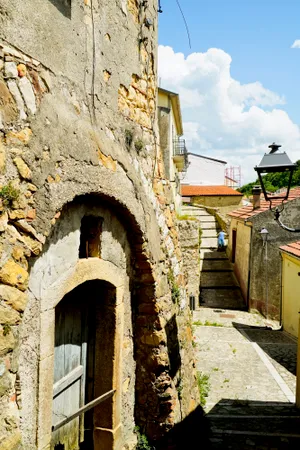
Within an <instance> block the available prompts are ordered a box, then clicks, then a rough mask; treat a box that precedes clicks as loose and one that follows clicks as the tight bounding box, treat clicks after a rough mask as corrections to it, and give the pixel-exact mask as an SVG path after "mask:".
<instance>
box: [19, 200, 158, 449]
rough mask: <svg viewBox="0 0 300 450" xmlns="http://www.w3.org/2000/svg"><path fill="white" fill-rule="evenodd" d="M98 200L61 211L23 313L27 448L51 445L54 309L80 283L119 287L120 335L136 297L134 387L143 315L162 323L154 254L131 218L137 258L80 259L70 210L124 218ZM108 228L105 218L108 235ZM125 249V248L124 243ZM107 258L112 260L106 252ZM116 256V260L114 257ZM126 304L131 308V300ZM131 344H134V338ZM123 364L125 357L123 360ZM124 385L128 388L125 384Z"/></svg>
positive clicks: (80, 202)
mask: <svg viewBox="0 0 300 450" xmlns="http://www.w3.org/2000/svg"><path fill="white" fill-rule="evenodd" d="M84 200H85V201H84ZM97 200H98V201H96V202H95V199H94V198H93V199H92V198H91V197H89V198H86V199H84V198H83V197H80V198H78V199H76V201H75V202H73V203H71V204H69V205H67V206H66V207H65V208H64V210H63V211H62V216H61V218H60V219H59V220H58V221H57V226H56V227H54V230H53V233H52V236H50V237H49V239H48V241H47V243H46V245H45V249H44V251H43V253H42V255H41V256H40V257H38V258H37V259H36V260H35V261H33V262H32V267H31V277H30V283H29V292H28V294H29V304H28V308H27V310H26V311H25V314H24V322H23V325H22V333H21V334H22V336H21V340H22V346H21V373H20V375H21V389H22V398H23V399H24V398H26V399H27V400H26V401H25V404H24V401H23V408H24V409H23V417H22V431H23V435H24V443H25V445H28V448H30V446H32V448H34V445H36V444H35V443H34V439H35V436H36V435H37V448H38V449H39V450H42V449H44V448H45V449H46V448H47V446H48V445H49V442H50V440H51V414H49V402H50V405H51V400H50V399H51V398H52V383H49V382H48V381H49V378H47V376H48V375H49V373H50V374H51V373H52V372H53V348H54V347H53V339H54V338H53V336H54V317H55V315H54V310H55V307H56V305H57V304H58V303H59V302H60V301H61V300H62V298H64V296H65V295H66V294H67V293H69V292H71V291H72V290H73V289H75V288H76V287H77V286H79V285H80V284H82V283H84V282H87V281H89V280H104V281H106V282H107V283H110V284H111V285H112V286H114V287H115V289H116V297H117V298H116V308H117V309H118V314H119V316H118V317H119V319H118V320H119V322H120V326H119V330H122V329H123V327H124V317H125V315H124V314H125V313H124V298H125V299H126V297H130V295H129V294H130V293H131V294H132V295H131V297H132V298H129V302H130V304H131V305H134V309H135V310H134V311H133V310H132V311H131V312H130V320H131V321H132V322H134V323H132V327H133V328H132V329H131V331H130V333H131V334H132V336H131V339H132V343H131V342H129V344H128V343H123V344H124V345H125V344H126V345H127V344H128V345H129V346H130V345H132V347H133V348H132V353H133V351H134V357H135V359H136V365H137V366H140V367H139V370H137V371H136V374H135V377H134V383H135V384H136V383H138V381H137V378H136V377H140V378H141V379H142V378H143V370H145V369H144V368H142V361H143V360H144V354H143V352H142V351H140V344H142V345H143V342H142V328H141V327H142V326H143V325H144V322H143V321H144V319H145V316H144V314H145V313H146V315H147V314H150V316H149V317H150V319H149V320H148V323H150V322H151V321H152V322H155V321H156V322H157V315H158V310H157V308H156V307H155V283H154V273H152V270H151V264H150V258H149V253H147V250H148V249H147V248H145V238H144V235H143V233H142V231H141V230H140V229H139V228H138V226H137V221H136V220H135V219H134V217H132V215H131V214H129V217H127V218H126V220H124V221H123V220H122V222H124V223H125V224H126V225H125V227H124V228H125V230H126V231H127V230H128V227H129V232H128V235H129V236H128V241H129V242H130V245H129V247H130V252H131V253H132V254H131V255H130V256H129V257H128V260H127V261H125V262H124V261H123V262H122V263H121V264H120V265H119V266H118V265H117V264H116V263H115V261H113V260H112V261H109V260H105V259H102V258H87V259H79V258H78V251H79V242H80V235H79V233H80V231H79V229H78V226H79V223H80V221H79V219H78V217H77V219H76V220H75V222H76V221H77V222H76V223H72V220H69V219H70V217H71V216H70V217H69V216H68V214H69V211H70V209H71V211H73V212H75V215H76V212H77V213H78V211H79V218H80V217H82V216H83V215H84V213H85V212H87V211H88V212H89V213H91V212H92V213H94V214H95V213H96V211H98V214H100V215H101V214H102V215H103V211H104V210H105V211H106V212H107V214H110V212H111V211H112V210H113V211H114V213H116V217H120V216H121V217H122V219H123V214H124V206H123V205H119V207H116V201H115V200H114V201H113V202H112V204H113V207H112V204H111V203H109V202H108V201H107V199H104V200H103V201H101V202H99V197H97ZM116 211H117V212H116ZM65 215H66V217H67V219H66V220H67V221H68V223H69V225H70V227H71V228H70V229H71V231H70V230H64V232H63V238H62V239H61V238H60V237H59V232H58V231H57V228H58V229H59V227H62V228H63V227H64V225H63V219H64V216H65ZM71 215H72V214H71ZM104 215H105V214H104ZM110 220H112V219H110ZM114 220H115V219H114ZM116 223H117V222H116ZM105 226H106V225H105V219H104V232H105ZM72 227H73V228H72ZM55 228H56V229H55ZM69 243H70V251H69V252H68V254H69V256H70V255H71V256H70V257H71V260H69V261H68V264H65V265H64V263H63V261H62V258H61V256H62V254H63V253H64V252H66V251H67V249H68V246H69ZM60 245H62V247H60ZM125 247H126V245H125V244H124V248H125ZM104 251H105V249H104ZM105 257H106V258H108V255H107V253H106V254H105ZM113 257H114V255H112V258H113ZM72 258H73V259H72ZM130 263H132V266H131V265H130ZM129 266H130V267H129ZM137 280H138V283H137ZM141 297H142V298H143V301H141V302H140V301H139V298H141ZM147 302H148V303H147ZM140 303H142V305H140ZM127 304H129V303H128V301H127ZM145 309H146V312H145ZM126 320H127V321H128V320H129V319H128V318H127V319H126V318H125V322H126ZM130 333H129V334H130ZM121 334H122V333H121ZM36 336H38V337H39V339H38V342H36ZM120 339H121V337H120ZM127 340H128V341H130V339H129V338H128V339H127ZM153 342H154V344H153V343H151V344H150V345H151V346H157V345H159V342H158V341H157V338H156V339H153ZM144 344H145V342H144ZM147 345H148V344H147ZM120 347H121V344H120ZM120 360H121V356H120V358H119V361H120ZM22 361H23V363H22ZM146 364H147V363H146V361H144V362H143V365H144V366H145V365H146ZM129 371H130V370H129V369H128V372H129ZM116 372H117V371H116ZM121 376H122V375H121V374H120V373H119V375H118V381H117V382H116V383H117V385H118V389H119V391H120V392H121V391H122V389H121V381H122V380H121ZM47 380H48V381H47ZM125 382H126V383H127V381H126V380H125ZM130 382H131V380H130ZM138 384H139V394H138V396H137V402H138V401H139V399H142V402H143V396H142V395H140V394H141V393H142V394H144V396H145V392H144V389H145V388H144V387H141V383H138ZM123 390H124V389H123ZM133 391H134V390H133V389H132V392H133ZM132 395H133V394H132ZM132 395H131V398H132ZM121 401H123V400H121V398H120V397H119V398H118V399H117V403H119V404H120V402H121ZM135 406H137V405H135ZM119 409H121V408H119ZM136 409H137V408H135V411H133V414H136ZM36 411H38V413H36ZM119 429H121V428H119ZM114 445H115V444H114ZM116 445H117V444H116ZM112 448H118V447H112Z"/></svg>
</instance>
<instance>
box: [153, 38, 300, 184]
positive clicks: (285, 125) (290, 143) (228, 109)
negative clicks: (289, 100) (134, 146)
mask: <svg viewBox="0 0 300 450" xmlns="http://www.w3.org/2000/svg"><path fill="white" fill-rule="evenodd" d="M231 62H232V60H231V57H230V55H228V54H227V53H226V52H224V51H223V50H221V49H217V48H211V49H209V50H207V52H205V53H192V54H190V55H188V56H187V57H186V58H185V57H184V55H183V54H182V53H175V52H174V50H173V49H172V48H171V47H165V46H159V77H160V78H161V80H162V87H164V88H166V89H169V90H171V91H175V92H178V93H179V95H180V102H181V108H182V115H183V121H184V131H185V137H186V140H187V145H188V149H189V151H192V152H196V153H197V152H198V153H202V154H207V155H208V156H212V157H216V158H220V159H224V160H225V161H227V162H228V165H229V166H230V165H234V166H235V165H241V166H242V173H243V182H248V181H252V180H254V179H255V172H254V170H253V166H254V165H256V164H258V163H259V162H260V159H261V157H262V156H263V153H264V152H265V151H267V150H268V148H267V146H268V145H269V144H271V143H272V142H274V141H276V142H278V143H280V144H282V145H283V149H284V150H286V151H287V152H288V154H289V156H290V157H291V158H292V159H294V160H296V159H300V128H299V126H298V125H296V124H295V123H293V122H292V120H291V119H290V117H289V116H288V114H287V113H286V112H285V111H284V110H282V109H280V105H283V104H284V103H285V99H284V97H282V96H280V95H278V94H277V93H275V92H273V91H270V90H269V89H266V88H265V87H264V86H263V85H262V84H261V83H259V82H253V83H248V84H241V83H240V82H239V81H237V80H234V79H233V78H232V77H231V73H230V66H231ZM278 106H279V107H278Z"/></svg>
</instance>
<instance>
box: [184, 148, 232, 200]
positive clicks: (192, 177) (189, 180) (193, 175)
mask: <svg viewBox="0 0 300 450" xmlns="http://www.w3.org/2000/svg"><path fill="white" fill-rule="evenodd" d="M188 158H189V167H188V169H187V173H186V175H185V177H184V184H194V185H199V186H200V185H204V186H223V185H224V180H225V164H224V163H220V162H218V161H213V160H211V159H206V158H204V157H201V156H195V155H192V154H191V153H189V155H188ZM211 206H214V205H211Z"/></svg>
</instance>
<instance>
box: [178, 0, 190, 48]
mask: <svg viewBox="0 0 300 450" xmlns="http://www.w3.org/2000/svg"><path fill="white" fill-rule="evenodd" d="M176 3H177V6H178V8H179V11H180V13H181V15H182V18H183V21H184V24H185V29H186V33H187V35H188V40H189V46H190V49H191V48H192V44H191V36H190V31H189V27H188V24H187V21H186V19H185V16H184V13H183V11H182V8H181V6H180V3H179V0H176Z"/></svg>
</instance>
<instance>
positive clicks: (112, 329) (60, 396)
mask: <svg viewBox="0 0 300 450" xmlns="http://www.w3.org/2000/svg"><path fill="white" fill-rule="evenodd" d="M115 336H116V289H115V287H114V286H113V285H111V284H110V283H108V282H106V281H99V280H93V281H87V282H85V283H83V284H81V285H80V286H78V287H76V288H75V289H73V290H72V291H71V292H69V293H68V294H66V295H65V296H64V298H63V299H62V300H61V302H60V303H58V305H57V306H56V308H55V348H54V378H53V407H52V424H53V427H55V431H53V432H52V441H51V449H54V450H78V449H80V450H104V449H105V450H111V449H112V448H113V447H111V448H110V447H109V446H107V441H106V442H105V439H104V440H103V439H102V436H101V431H102V430H111V429H113V422H114V417H113V415H114V408H113V404H114V400H113V397H112V396H111V397H110V398H108V399H106V400H105V401H104V402H103V403H100V404H98V405H96V406H95V407H93V408H92V409H90V410H88V411H86V412H84V413H82V414H81V415H79V416H78V417H76V418H74V419H73V420H71V421H69V422H68V423H66V424H64V425H62V426H60V423H61V422H63V421H64V420H66V418H68V417H70V416H71V415H73V414H75V413H76V412H78V411H79V410H80V408H82V407H84V406H85V405H87V404H89V403H90V402H92V401H93V400H95V399H97V398H98V397H100V396H102V395H103V394H105V393H106V392H108V391H111V390H112V389H113V384H114V360H115V358H114V356H115V352H116V348H115V346H116V345H115V342H116V339H115ZM56 427H58V429H56Z"/></svg>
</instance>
